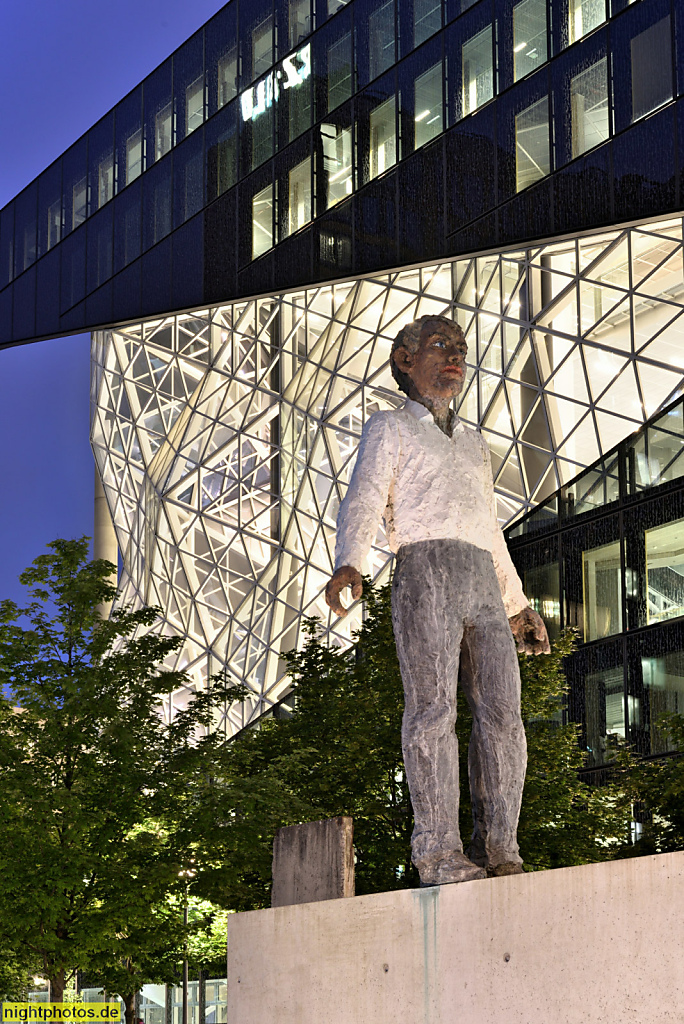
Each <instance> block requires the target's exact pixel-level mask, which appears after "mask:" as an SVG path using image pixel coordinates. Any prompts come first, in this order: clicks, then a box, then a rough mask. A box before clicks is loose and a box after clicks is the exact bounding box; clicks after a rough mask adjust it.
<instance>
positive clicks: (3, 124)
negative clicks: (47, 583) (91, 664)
mask: <svg viewBox="0 0 684 1024" xmlns="http://www.w3.org/2000/svg"><path fill="white" fill-rule="evenodd" d="M222 6H223V3H222V2H221V0H192V2H191V3H188V0H117V3H116V4H104V3H97V2H95V3H94V2H93V0H24V2H23V3H16V2H12V0H7V2H5V3H0V54H1V57H2V59H1V60H0V208H1V207H3V206H4V205H5V204H6V203H7V202H9V200H10V199H12V198H13V197H14V196H15V195H16V194H17V193H18V192H19V191H21V189H22V188H23V187H24V186H25V185H28V183H29V182H30V181H31V180H32V179H33V178H35V177H36V175H38V174H40V172H41V171H42V170H44V169H45V168H46V167H47V166H48V164H49V163H51V161H52V160H54V159H55V158H56V157H58V156H59V155H60V153H62V152H64V150H65V149H67V147H68V146H69V145H71V143H72V142H74V141H75V140H76V139H77V138H78V137H79V136H80V135H82V134H83V132H84V131H86V130H87V129H88V128H90V126H91V125H92V124H94V123H95V121H97V120H98V118H100V117H101V116H102V115H103V114H104V113H106V112H107V110H109V109H110V108H111V107H113V106H114V104H115V103H117V101H118V100H120V99H121V98H122V97H123V96H125V94H126V93H127V92H128V91H129V90H130V89H132V88H133V87H134V86H135V85H137V83H138V82H139V81H141V79H142V78H144V77H145V75H147V74H148V73H149V72H150V71H152V70H153V68H155V67H156V66H157V64H160V63H161V61H163V60H164V59H165V58H166V57H167V56H168V55H169V54H170V53H171V52H172V51H173V50H174V49H175V48H176V47H177V46H179V45H180V44H181V43H182V42H183V41H184V40H185V39H187V38H188V36H190V35H191V34H192V33H193V32H194V31H195V30H196V29H198V28H199V27H200V26H201V25H202V24H203V23H204V22H205V21H206V20H207V19H208V18H210V17H211V16H212V14H215V13H216V11H218V10H220V8H221V7H222ZM89 348H90V337H89V335H80V336H78V337H74V338H59V339H56V340H55V341H45V342H41V343H39V344H35V345H25V346H21V347H18V348H13V349H6V350H3V351H0V599H2V598H5V597H11V598H14V599H15V600H17V601H22V600H23V598H24V595H23V592H22V591H23V588H22V587H21V586H20V585H19V584H18V582H17V577H18V575H19V573H20V572H21V571H22V569H24V568H25V567H26V566H27V565H28V564H29V563H30V562H31V561H32V560H33V559H34V558H35V557H36V556H37V555H39V554H41V553H42V552H43V551H44V550H45V545H46V544H47V543H48V542H49V541H50V540H53V539H54V538H55V537H79V536H82V535H83V534H88V535H89V536H90V535H91V534H92V528H93V474H94V469H93V459H92V454H91V451H90V445H89V440H88V430H89V363H88V361H89Z"/></svg>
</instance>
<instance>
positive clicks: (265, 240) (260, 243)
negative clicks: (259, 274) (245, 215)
mask: <svg viewBox="0 0 684 1024" xmlns="http://www.w3.org/2000/svg"><path fill="white" fill-rule="evenodd" d="M272 248H273V185H267V186H266V188H262V190H261V192H257V193H256V195H255V196H254V197H253V198H252V259H253V260H255V259H256V258H257V256H261V255H263V253H265V252H268V250H269V249H272Z"/></svg>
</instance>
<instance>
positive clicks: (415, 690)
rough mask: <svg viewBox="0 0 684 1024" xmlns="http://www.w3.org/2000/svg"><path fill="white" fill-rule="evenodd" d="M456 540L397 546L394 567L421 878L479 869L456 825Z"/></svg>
mask: <svg viewBox="0 0 684 1024" xmlns="http://www.w3.org/2000/svg"><path fill="white" fill-rule="evenodd" d="M451 551H453V544H451V543H450V542H443V541H425V542H422V543H418V544H410V545H407V546H406V547H404V548H402V550H401V551H400V553H399V555H398V557H397V563H396V568H395V572H394V581H393V587H392V622H393V625H394V635H395V638H396V643H397V653H398V655H399V665H400V668H401V676H402V680H403V683H404V694H405V709H404V718H403V723H402V747H403V753H404V764H405V767H406V777H407V780H408V785H409V790H410V792H411V802H412V804H413V811H414V815H415V828H414V831H413V836H412V840H411V846H412V859H413V863H414V864H415V865H416V867H417V868H418V871H419V872H420V876H421V881H422V882H423V883H424V884H438V883H441V882H454V881H462V880H467V879H469V878H478V877H482V872H480V871H478V870H477V869H476V867H475V866H474V865H473V864H471V863H470V862H469V861H468V860H467V858H466V857H465V856H464V854H463V845H462V843H461V837H460V834H459V828H458V798H459V780H458V741H457V739H456V733H455V730H454V726H455V723H456V686H457V681H458V665H459V652H460V647H461V638H462V635H463V620H462V617H461V616H459V614H458V611H457V608H456V610H455V606H456V604H457V602H456V598H457V591H458V580H457V575H456V574H455V573H454V571H453V570H454V566H453V565H451V564H450V558H449V555H450V552H451Z"/></svg>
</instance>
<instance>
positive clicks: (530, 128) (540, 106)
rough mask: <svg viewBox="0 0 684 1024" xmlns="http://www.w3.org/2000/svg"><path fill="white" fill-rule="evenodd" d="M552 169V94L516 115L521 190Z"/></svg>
mask: <svg viewBox="0 0 684 1024" xmlns="http://www.w3.org/2000/svg"><path fill="white" fill-rule="evenodd" d="M550 170H551V162H550V156H549V100H548V96H544V98H543V99H541V100H538V101H537V102H536V103H533V104H532V106H531V107H527V109H526V110H522V111H521V112H520V113H519V114H516V118H515V181H516V190H517V191H518V192H520V191H522V189H524V188H527V186H528V185H531V184H532V183H533V182H535V181H537V180H538V179H539V178H543V177H544V176H545V175H547V174H548V173H549V171H550Z"/></svg>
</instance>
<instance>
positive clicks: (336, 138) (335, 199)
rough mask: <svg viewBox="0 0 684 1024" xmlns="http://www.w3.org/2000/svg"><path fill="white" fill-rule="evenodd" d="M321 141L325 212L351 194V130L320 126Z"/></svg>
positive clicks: (327, 125) (325, 125) (334, 126)
mask: <svg viewBox="0 0 684 1024" xmlns="http://www.w3.org/2000/svg"><path fill="white" fill-rule="evenodd" d="M321 139H322V142H323V170H324V177H325V184H326V192H325V197H324V199H323V203H322V209H324V210H327V209H329V208H330V207H331V206H334V205H335V203H339V202H340V201H341V200H342V199H346V198H347V196H350V195H351V193H352V130H351V128H339V127H338V126H337V125H334V124H322V125H321Z"/></svg>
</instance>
